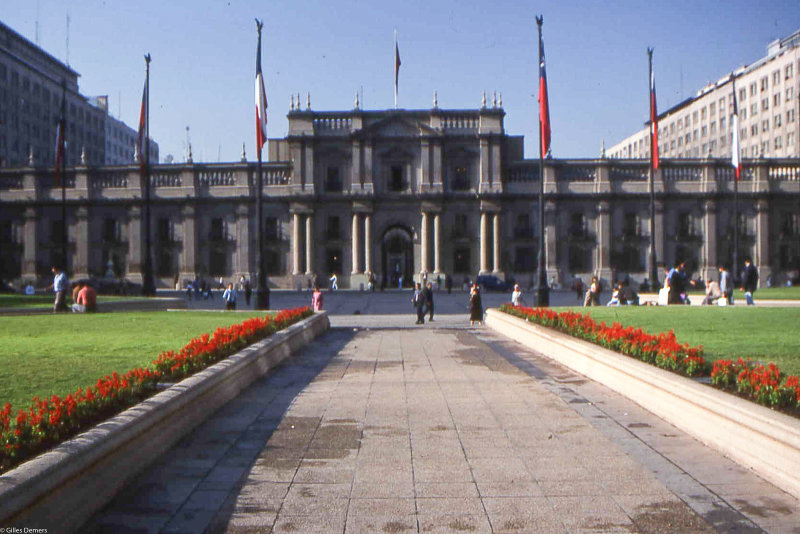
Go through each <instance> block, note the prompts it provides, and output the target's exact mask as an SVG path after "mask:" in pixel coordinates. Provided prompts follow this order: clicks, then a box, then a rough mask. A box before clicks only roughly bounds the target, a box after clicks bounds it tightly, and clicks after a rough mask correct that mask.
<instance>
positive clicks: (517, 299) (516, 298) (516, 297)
mask: <svg viewBox="0 0 800 534" xmlns="http://www.w3.org/2000/svg"><path fill="white" fill-rule="evenodd" d="M511 304H513V305H514V306H522V290H521V289H520V288H519V284H514V291H513V292H512V293H511Z"/></svg>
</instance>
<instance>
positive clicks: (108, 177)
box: [89, 171, 128, 189]
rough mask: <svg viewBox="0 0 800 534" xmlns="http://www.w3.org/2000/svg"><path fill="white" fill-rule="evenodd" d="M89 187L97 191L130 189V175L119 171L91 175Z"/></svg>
mask: <svg viewBox="0 0 800 534" xmlns="http://www.w3.org/2000/svg"><path fill="white" fill-rule="evenodd" d="M89 186H90V187H93V188H95V189H124V188H126V187H128V173H127V172H125V171H118V172H101V173H98V174H90V175H89Z"/></svg>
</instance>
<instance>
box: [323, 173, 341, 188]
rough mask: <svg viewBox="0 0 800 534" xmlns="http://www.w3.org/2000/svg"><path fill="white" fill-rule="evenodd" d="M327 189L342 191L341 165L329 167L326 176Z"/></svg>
mask: <svg viewBox="0 0 800 534" xmlns="http://www.w3.org/2000/svg"><path fill="white" fill-rule="evenodd" d="M325 190H326V191H336V192H341V190H342V178H341V176H340V175H339V167H328V171H327V175H326V177H325Z"/></svg>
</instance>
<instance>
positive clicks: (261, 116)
mask: <svg viewBox="0 0 800 534" xmlns="http://www.w3.org/2000/svg"><path fill="white" fill-rule="evenodd" d="M256 23H257V25H258V50H257V52H256V153H257V154H258V159H259V160H260V159H261V149H262V148H263V147H264V143H266V142H267V93H266V91H265V90H264V76H263V74H262V73H261V28H262V27H263V24H262V23H261V22H259V21H256Z"/></svg>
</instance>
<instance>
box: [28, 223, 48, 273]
mask: <svg viewBox="0 0 800 534" xmlns="http://www.w3.org/2000/svg"><path fill="white" fill-rule="evenodd" d="M24 218H25V223H24V227H23V232H22V278H24V279H25V280H30V281H35V280H36V252H37V248H38V246H39V240H38V231H37V230H38V227H37V224H36V219H37V214H36V209H35V208H25V214H24ZM48 272H49V271H48Z"/></svg>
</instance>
